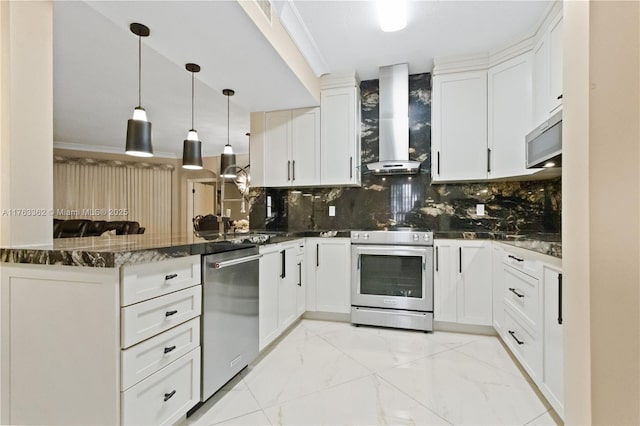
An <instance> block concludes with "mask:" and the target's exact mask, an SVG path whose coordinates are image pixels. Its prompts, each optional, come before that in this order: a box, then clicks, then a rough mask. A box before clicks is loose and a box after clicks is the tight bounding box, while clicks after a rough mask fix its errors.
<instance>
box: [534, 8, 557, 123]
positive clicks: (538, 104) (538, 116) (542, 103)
mask: <svg viewBox="0 0 640 426" xmlns="http://www.w3.org/2000/svg"><path fill="white" fill-rule="evenodd" d="M532 52H533V118H534V122H533V126H532V127H535V126H537V125H538V124H541V123H542V122H543V121H545V120H546V119H548V118H549V117H550V116H551V115H553V114H554V113H555V112H556V111H557V110H558V109H559V108H560V107H562V15H561V14H558V15H556V16H555V17H554V18H553V19H551V20H550V21H549V24H548V25H547V26H546V27H545V29H544V30H543V31H542V32H541V34H540V37H539V39H538V41H537V43H536V45H535V46H534V48H533V51H532Z"/></svg>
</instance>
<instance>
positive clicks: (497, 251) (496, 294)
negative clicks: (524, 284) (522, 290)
mask: <svg viewBox="0 0 640 426" xmlns="http://www.w3.org/2000/svg"><path fill="white" fill-rule="evenodd" d="M503 256H504V250H503V249H502V248H501V247H497V246H493V248H492V258H491V263H492V265H493V279H492V294H493V306H492V310H493V327H494V328H495V329H496V331H497V332H498V334H501V333H502V323H503V317H504V303H503V301H502V299H503V297H504V265H503V264H502V257H503Z"/></svg>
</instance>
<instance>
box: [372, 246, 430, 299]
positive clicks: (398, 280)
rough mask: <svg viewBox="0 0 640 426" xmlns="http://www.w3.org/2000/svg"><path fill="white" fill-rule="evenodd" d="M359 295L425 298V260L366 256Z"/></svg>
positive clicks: (419, 257) (411, 257)
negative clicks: (423, 264) (423, 278)
mask: <svg viewBox="0 0 640 426" xmlns="http://www.w3.org/2000/svg"><path fill="white" fill-rule="evenodd" d="M360 262H361V263H360V294H371V295H377V296H401V297H415V298H422V257H421V256H392V255H370V254H363V255H361V257H360Z"/></svg>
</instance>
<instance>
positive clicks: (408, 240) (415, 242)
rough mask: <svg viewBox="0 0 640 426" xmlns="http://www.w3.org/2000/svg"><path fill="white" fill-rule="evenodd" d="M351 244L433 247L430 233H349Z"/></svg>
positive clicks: (431, 233)
mask: <svg viewBox="0 0 640 426" xmlns="http://www.w3.org/2000/svg"><path fill="white" fill-rule="evenodd" d="M351 244H399V245H412V246H431V245H433V232H431V231H351Z"/></svg>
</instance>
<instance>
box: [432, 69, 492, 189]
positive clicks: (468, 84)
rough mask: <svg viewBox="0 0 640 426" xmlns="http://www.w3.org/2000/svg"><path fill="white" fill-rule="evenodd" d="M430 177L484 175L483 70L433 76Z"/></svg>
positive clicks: (485, 133) (484, 78)
mask: <svg viewBox="0 0 640 426" xmlns="http://www.w3.org/2000/svg"><path fill="white" fill-rule="evenodd" d="M432 132H433V133H432V134H433V149H432V166H431V169H432V177H433V180H434V181H444V180H450V181H455V180H474V179H486V178H487V154H488V152H487V73H486V72H485V71H473V72H461V73H453V74H446V75H438V76H435V77H434V78H433V124H432Z"/></svg>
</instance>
